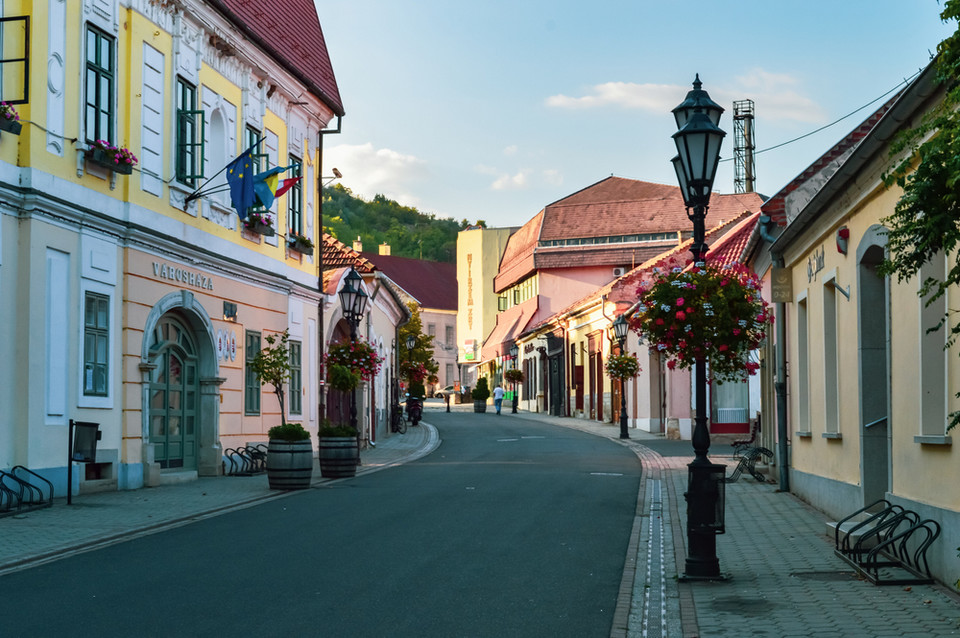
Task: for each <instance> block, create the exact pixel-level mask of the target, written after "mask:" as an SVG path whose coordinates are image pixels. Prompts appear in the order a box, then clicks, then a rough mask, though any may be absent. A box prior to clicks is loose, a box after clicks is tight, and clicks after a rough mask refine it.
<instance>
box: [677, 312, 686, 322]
mask: <svg viewBox="0 0 960 638" xmlns="http://www.w3.org/2000/svg"><path fill="white" fill-rule="evenodd" d="M686 319H687V313H685V312H684V311H682V310H678V311H677V321H685V320H686Z"/></svg>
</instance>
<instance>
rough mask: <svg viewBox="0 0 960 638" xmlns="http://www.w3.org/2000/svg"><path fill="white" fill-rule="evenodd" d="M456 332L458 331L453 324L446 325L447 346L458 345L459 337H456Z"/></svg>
mask: <svg viewBox="0 0 960 638" xmlns="http://www.w3.org/2000/svg"><path fill="white" fill-rule="evenodd" d="M455 332H456V331H455V329H454V327H453V326H447V327H446V339H445V343H446V344H447V347H448V348H453V347H454V346H456V345H457V338H456V336H455Z"/></svg>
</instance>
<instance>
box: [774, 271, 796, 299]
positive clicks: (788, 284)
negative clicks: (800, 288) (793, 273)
mask: <svg viewBox="0 0 960 638" xmlns="http://www.w3.org/2000/svg"><path fill="white" fill-rule="evenodd" d="M770 296H771V297H773V299H772V301H773V303H790V302H791V301H793V280H792V279H791V277H790V271H789V270H787V269H786V268H774V269H773V271H772V272H771V273H770Z"/></svg>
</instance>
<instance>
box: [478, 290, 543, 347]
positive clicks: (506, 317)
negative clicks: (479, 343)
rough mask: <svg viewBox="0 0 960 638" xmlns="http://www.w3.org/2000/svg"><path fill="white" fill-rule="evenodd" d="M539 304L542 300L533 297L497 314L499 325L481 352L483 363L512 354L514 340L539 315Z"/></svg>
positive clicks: (485, 341) (487, 339) (491, 332)
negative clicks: (511, 347) (511, 348)
mask: <svg viewBox="0 0 960 638" xmlns="http://www.w3.org/2000/svg"><path fill="white" fill-rule="evenodd" d="M539 303H540V300H539V299H538V298H537V297H533V298H531V299H527V300H526V301H524V302H523V303H519V304H517V305H516V306H513V307H511V308H507V309H506V310H504V311H503V312H501V313H499V314H497V325H496V326H494V328H493V330H491V331H490V335H489V336H488V337H487V338H486V339H485V340H484V342H483V348H482V349H481V350H480V362H481V363H482V362H484V361H489V360H490V359H493V358H495V357H502V356H504V355H505V354H508V353H509V352H510V346H511V345H512V344H513V341H514V339H516V338H517V335H520V334H522V333H523V332H525V331H526V329H527V324H528V323H529V322H530V319H532V318H533V316H534V315H535V314H536V313H537V308H538V307H539Z"/></svg>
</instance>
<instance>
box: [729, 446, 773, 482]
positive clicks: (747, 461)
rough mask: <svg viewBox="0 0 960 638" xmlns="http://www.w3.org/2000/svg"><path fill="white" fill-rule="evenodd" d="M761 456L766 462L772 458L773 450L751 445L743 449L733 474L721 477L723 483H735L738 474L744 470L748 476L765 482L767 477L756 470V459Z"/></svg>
mask: <svg viewBox="0 0 960 638" xmlns="http://www.w3.org/2000/svg"><path fill="white" fill-rule="evenodd" d="M761 457H763V458H765V459H767V463H769V462H770V461H772V460H773V452H771V451H770V450H768V449H767V448H765V447H751V448H747V449H746V450H744V452H743V455H742V456H741V457H740V461H739V462H738V463H737V467H736V468H734V470H733V474H731V475H730V476H727V477H725V478H724V479H723V482H724V483H736V482H737V479H739V478H740V475H741V474H742V473H743V472H744V471H746V472H747V473H748V474H750V476H752V477H753V478H755V479H757V480H758V481H760V482H761V483H766V482H767V477H766V475H764V474H763V473H762V472H760V471H759V470H757V461H758V460H760V458H761Z"/></svg>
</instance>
